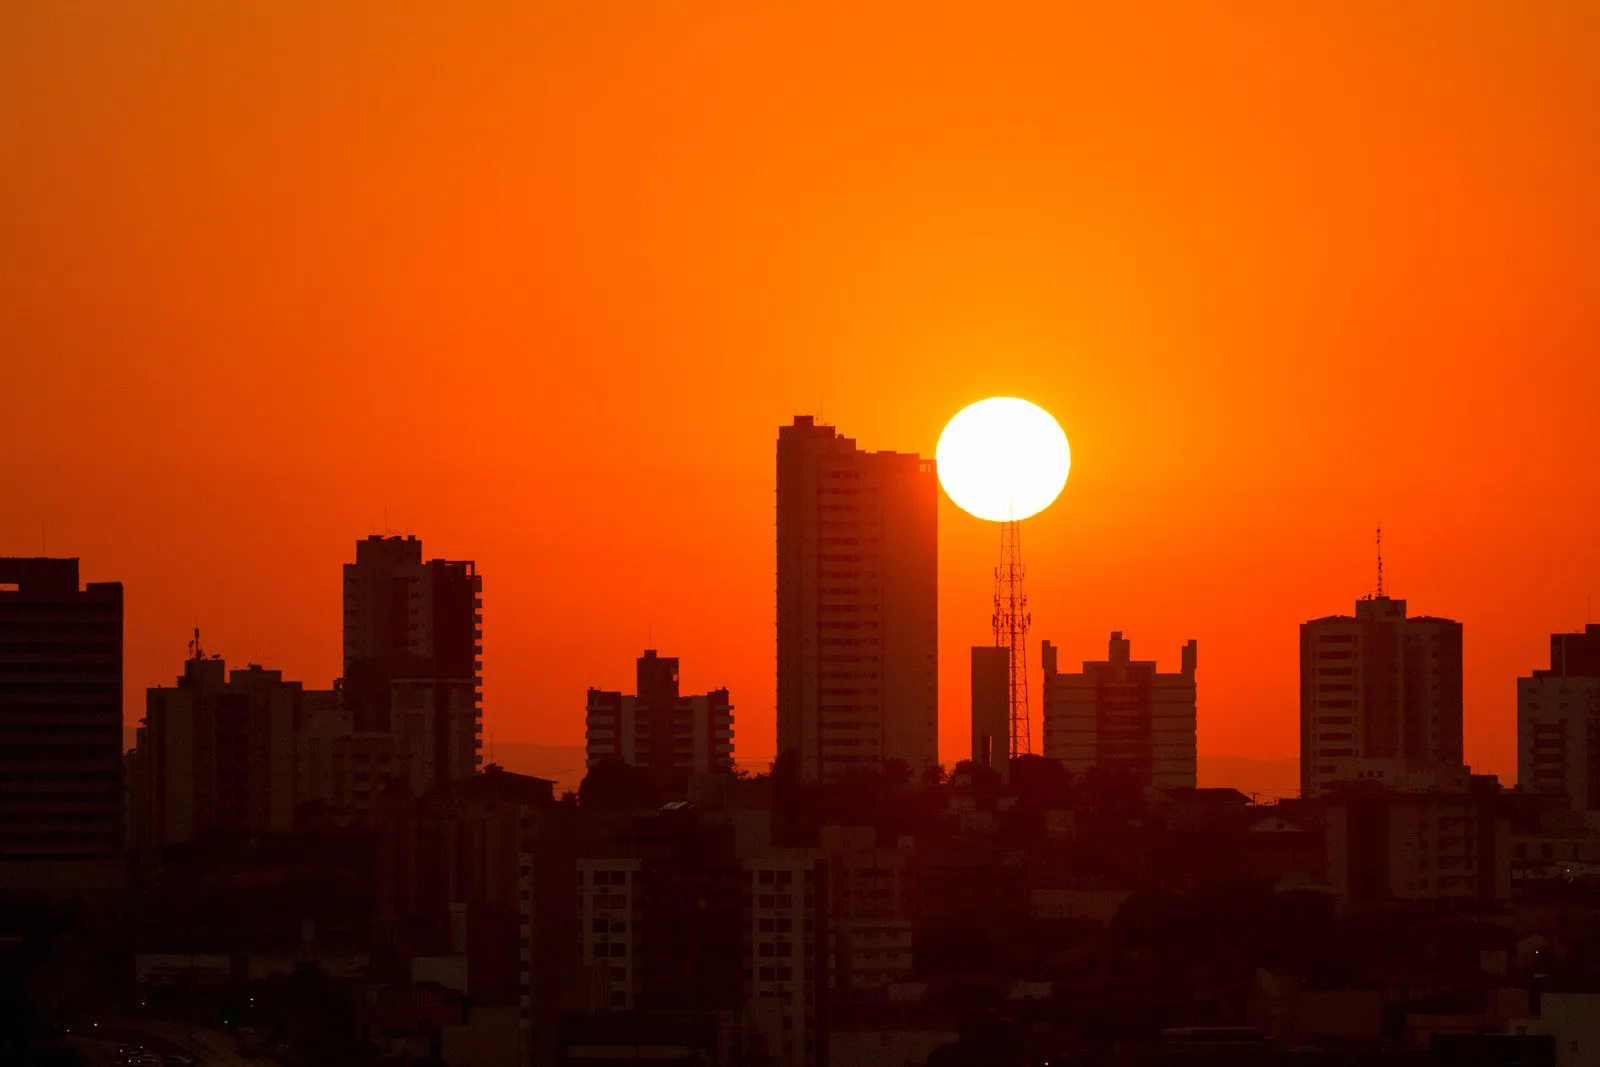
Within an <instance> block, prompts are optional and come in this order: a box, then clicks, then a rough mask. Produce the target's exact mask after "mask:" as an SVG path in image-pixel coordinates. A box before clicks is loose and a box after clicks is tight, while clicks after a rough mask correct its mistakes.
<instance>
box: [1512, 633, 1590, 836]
mask: <svg viewBox="0 0 1600 1067" xmlns="http://www.w3.org/2000/svg"><path fill="white" fill-rule="evenodd" d="M1517 782H1518V784H1519V785H1521V787H1522V788H1523V789H1524V790H1526V791H1528V792H1533V793H1543V794H1547V795H1551V796H1561V797H1565V798H1566V800H1567V803H1568V804H1569V805H1570V806H1571V807H1572V808H1573V809H1574V810H1578V811H1597V810H1600V624H1595V623H1590V624H1589V625H1587V626H1585V627H1584V630H1583V632H1582V633H1575V634H1551V635H1550V667H1549V669H1548V670H1536V671H1534V672H1533V674H1532V676H1530V677H1527V678H1518V679H1517Z"/></svg>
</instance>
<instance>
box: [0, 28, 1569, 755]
mask: <svg viewBox="0 0 1600 1067" xmlns="http://www.w3.org/2000/svg"><path fill="white" fill-rule="evenodd" d="M1223 6H1224V5H1212V4H1194V5H1185V4H1155V5H1139V4H1127V5H1123V4H1082V5H1076V4H1067V3H1054V2H1052V3H1040V4H1011V5H995V4H977V3H973V4H927V3H915V4H911V3H907V4H898V3H884V4H868V5H863V4H854V3H849V4H846V3H817V2H811V3H804V4H793V5H789V4H717V3H705V4H701V3H694V4H690V3H637V2H615V3H601V4H596V3H591V2H587V0H582V2H580V0H571V2H561V3H506V4H503V5H499V6H492V5H488V4H481V5H442V4H421V3H373V4H357V3H348V4H333V5H327V4H319V3H309V2H307V3H293V2H291V3H282V4H277V3H274V4H266V3H259V4H181V3H160V2H155V3H142V4H110V5H107V4H100V3H87V2H85V3H70V2H61V3H51V4H42V3H41V4H8V5H5V6H4V8H3V9H0V164H3V165H0V360H3V367H0V553H4V554H24V555H29V554H34V553H36V552H38V551H39V548H40V528H41V524H43V526H44V528H45V537H46V540H47V548H48V551H49V552H50V553H51V554H56V555H76V556H81V557H82V558H83V560H84V572H85V577H86V578H87V579H90V580H96V579H118V580H121V581H123V582H125V583H126V585H127V597H128V600H127V604H128V615H127V683H128V708H129V711H130V714H132V715H135V716H136V715H137V714H138V713H139V712H140V711H141V710H142V707H143V694H142V689H143V687H144V686H146V685H149V684H152V683H156V682H163V681H170V679H171V678H172V677H173V676H174V675H175V674H177V673H178V672H179V670H180V669H181V662H182V659H183V656H184V643H185V641H186V640H187V638H188V631H189V629H190V627H191V626H192V625H193V624H194V623H195V622H196V621H197V620H198V621H199V623H200V625H201V626H202V628H203V630H204V634H205V643H206V645H207V647H208V648H209V649H212V650H215V651H217V652H220V653H222V654H224V655H225V656H226V657H227V658H228V659H229V660H230V661H236V662H239V663H241V664H242V663H243V662H245V661H248V660H254V661H258V662H262V663H265V664H267V665H269V666H275V667H281V668H283V669H284V670H285V671H286V672H287V673H288V674H289V675H290V676H291V677H297V678H303V679H305V680H307V681H308V683H312V684H317V685H323V686H325V685H327V684H328V682H329V680H330V679H331V678H332V677H333V676H334V675H335V674H336V673H337V672H338V669H339V619H340V616H339V603H340V600H339V582H340V570H339V567H340V564H341V563H342V562H344V561H345V560H347V559H350V558H351V556H352V551H353V542H354V541H355V539H356V538H357V537H359V536H361V535H364V534H366V533H368V532H373V531H378V530H381V529H382V528H384V527H385V523H387V526H388V528H391V529H393V530H404V531H412V532H416V533H417V534H419V535H420V536H421V537H422V538H423V539H424V543H425V548H426V549H427V551H428V552H429V554H431V555H445V556H451V557H458V558H473V559H476V560H477V561H478V563H479V566H480V568H481V570H482V572H483V573H484V575H485V594H484V596H485V629H486V640H485V645H486V649H485V691H486V708H487V714H486V719H487V723H486V729H487V733H488V734H490V735H492V736H493V737H495V738H497V739H503V740H531V741H540V742H544V743H549V744H569V743H578V742H580V741H581V737H582V709H583V701H584V697H583V691H584V688H585V687H586V686H588V685H590V684H595V685H604V686H608V687H616V686H624V685H627V684H628V682H629V679H630V677H631V670H632V661H633V657H634V656H635V655H637V654H638V652H639V650H640V649H641V648H643V647H644V646H645V644H646V642H647V640H650V641H653V644H654V645H655V646H656V647H658V648H660V649H662V650H663V652H665V653H668V654H675V655H679V656H681V657H682V658H683V680H684V683H685V685H686V686H687V687H689V688H691V689H693V690H703V689H704V688H706V687H710V686H714V685H722V684H726V685H728V686H729V687H730V688H731V689H732V692H733V698H734V703H735V704H736V706H737V709H738V710H737V713H736V715H737V724H738V750H739V753H740V755H741V756H743V757H745V758H752V757H764V756H768V755H770V753H771V751H772V748H773V743H774V741H773V739H774V728H773V716H772V709H773V677H772V671H773V638H774V630H773V601H774V578H773V573H774V557H773V475H774V457H773V449H774V438H775V435H776V430H777V426H778V425H779V423H780V422H785V421H787V420H788V419H789V418H790V417H791V416H792V415H794V414H796V413H806V412H813V413H818V414H820V415H822V416H823V417H824V418H825V419H826V421H829V422H832V423H834V424H836V425H837V426H839V427H840V428H841V430H843V431H844V432H846V433H848V434H850V435H852V436H854V437H856V438H857V439H858V440H859V441H860V442H861V443H862V445H863V446H865V447H868V448H874V449H877V448H890V449H899V450H915V451H919V452H922V453H923V454H925V455H932V452H933V447H934V444H935V442H936V440H937V439H938V434H939V431H940V429H941V427H942V425H943V423H944V421H945V420H946V419H947V418H948V417H949V416H950V415H951V414H953V413H954V412H955V411H957V410H958V409H959V408H960V407H962V406H963V405H965V404H967V403H969V402H971V401H973V400H975V399H978V398H980V397H983V396H988V395H993V394H1012V395H1018V396H1024V397H1027V398H1029V399H1032V400H1034V401H1035V402H1037V403H1039V404H1041V405H1043V406H1044V407H1046V408H1048V409H1050V410H1051V411H1052V412H1054V413H1055V415H1056V416H1057V417H1058V418H1059V420H1060V421H1061V423H1062V425H1063V426H1064V427H1065V429H1066V431H1067V434H1068V436H1069V438H1070V439H1071V442H1072V449H1073V468H1072V478H1071V481H1070V482H1069V484H1068V486H1067V489H1066V491H1065V493H1064V494H1063V496H1062V498H1061V499H1060V501H1059V502H1058V503H1057V504H1056V505H1055V506H1054V507H1053V508H1052V509H1051V510H1050V511H1048V512H1047V513H1045V514H1044V515H1042V516H1040V517H1039V518H1037V519H1035V520H1031V521H1030V522H1029V523H1028V526H1027V529H1026V533H1025V538H1026V550H1027V557H1028V562H1029V567H1030V572H1029V581H1030V583H1031V588H1030V592H1031V595H1032V606H1033V617H1034V624H1035V626H1034V638H1035V644H1034V654H1035V657H1036V654H1037V644H1036V641H1037V639H1040V638H1048V639H1050V640H1052V641H1054V642H1056V643H1057V644H1058V645H1060V646H1061V647H1062V650H1063V653H1062V654H1063V657H1064V659H1065V660H1066V661H1067V662H1075V661H1078V660H1081V659H1084V658H1091V657H1092V658H1099V657H1101V656H1103V655H1104V651H1105V640H1106V636H1107V634H1108V632H1109V631H1110V630H1112V629H1120V630H1123V631H1125V632H1126V633H1127V635H1128V636H1129V637H1130V638H1131V639H1132V641H1133V650H1134V655H1135V656H1136V657H1143V658H1150V657H1153V658H1156V659H1157V660H1158V661H1159V662H1160V663H1161V664H1162V666H1163V668H1164V669H1174V668H1175V667H1176V665H1177V661H1178V650H1179V647H1180V645H1181V644H1182V642H1183V641H1184V640H1186V639H1187V638H1190V637H1195V638H1198V639H1199V642H1200V747H1201V751H1202V753H1203V754H1204V753H1218V754H1220V753H1226V754H1235V755H1246V756H1263V757H1272V756H1287V755H1293V754H1294V752H1295V749H1296V745H1297V726H1296V723H1297V700H1298V695H1297V663H1296V642H1297V630H1296V626H1297V624H1298V623H1299V622H1301V621H1302V620H1304V619H1307V618H1311V617H1314V616H1318V615H1325V614H1332V613H1336V612H1341V611H1349V610H1350V609H1351V605H1352V603H1353V601H1354V600H1355V598H1356V597H1358V596H1360V595H1363V594H1365V593H1367V592H1368V591H1369V589H1370V587H1371V584H1372V570H1373V568H1372V543H1371V542H1372V528H1373V526H1374V524H1375V523H1376V522H1377V521H1379V520H1381V521H1382V522H1383V525H1384V527H1385V532H1386V544H1387V546H1388V553H1387V558H1388V565H1389V567H1388V573H1389V576H1390V588H1391V591H1392V592H1393V593H1394V594H1395V595H1398V596H1405V597H1407V598H1409V599H1410V601H1411V603H1412V606H1413V608H1414V610H1416V611H1418V612H1421V613H1428V614H1437V615H1446V616H1450V617H1453V618H1456V619H1460V620H1461V621H1462V622H1463V623H1464V624H1465V627H1466V630H1465V633H1466V638H1465V640H1466V658H1467V666H1466V685H1467V691H1466V745H1467V755H1468V758H1469V760H1470V761H1471V762H1473V763H1474V764H1475V765H1477V766H1478V767H1479V768H1480V769H1485V770H1488V771H1492V772H1497V773H1501V774H1505V775H1513V774H1514V773H1515V745H1514V720H1515V679H1516V677H1517V676H1518V674H1521V673H1526V672H1527V671H1528V670H1529V669H1530V668H1533V667H1536V666H1542V665H1543V664H1544V656H1545V653H1546V650H1547V642H1548V636H1547V635H1548V634H1549V632H1550V631H1552V630H1558V629H1573V628H1578V627H1580V626H1581V625H1582V623H1583V622H1584V620H1585V614H1586V603H1587V597H1588V595H1589V593H1590V592H1591V591H1592V590H1595V588H1596V586H1600V547H1597V545H1600V541H1597V539H1596V537H1595V536H1594V531H1595V527H1596V520H1597V513H1600V466H1597V465H1596V463H1595V460H1594V456H1595V448H1596V445H1595V427H1596V422H1597V409H1596V396H1597V395H1600V365H1597V364H1600V344H1597V341H1600V198H1597V197H1596V195H1595V190H1596V189H1597V188H1600V6H1597V5H1595V4H1592V3H1586V2H1570V3H1560V2H1554V0H1553V2H1550V3H1541V4H1536V5H1506V4H1487V3H1485V4H1461V3H1454V2H1451V3H1443V2H1441V3H1417V4H1399V5H1388V4H1377V3H1349V4H1281V3H1261V4H1237V5H1226V7H1227V8H1228V10H1226V11H1224V10H1220V8H1222V7H1223ZM940 523H941V527H940V538H941V545H940V552H941V556H940V578H941V583H942V584H941V620H940V625H941V631H940V633H941V662H942V668H943V669H942V675H941V692H942V697H941V699H942V704H943V706H942V709H941V725H942V736H943V739H944V740H943V746H942V747H943V752H944V754H945V756H946V757H947V758H949V759H955V758H958V757H960V756H961V755H962V754H963V753H962V751H961V750H962V747H963V745H964V743H965V738H966V727H965V708H964V703H965V693H966V657H965V649H966V647H967V646H969V645H971V644H974V643H982V642H984V641H986V640H987V639H988V623H989V611H990V607H989V597H990V593H991V587H990V582H991V577H990V568H991V567H992V566H993V562H994V558H995V555H996V551H997V548H998V538H997V535H996V531H995V529H994V527H992V526H988V525H986V524H983V523H980V522H978V521H977V520H975V519H971V518H969V517H967V516H965V515H963V514H962V513H960V512H959V511H957V510H956V509H955V507H954V506H953V505H950V504H949V503H948V501H946V502H945V504H944V505H943V510H942V511H941V515H940ZM1036 662H1037V659H1036V658H1035V663H1036ZM1036 681H1037V678H1036ZM1035 709H1036V710H1035V714H1037V703H1036V704H1035Z"/></svg>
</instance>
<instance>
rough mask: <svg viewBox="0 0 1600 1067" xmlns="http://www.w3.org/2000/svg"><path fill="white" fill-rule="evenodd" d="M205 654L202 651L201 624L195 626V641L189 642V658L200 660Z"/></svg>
mask: <svg viewBox="0 0 1600 1067" xmlns="http://www.w3.org/2000/svg"><path fill="white" fill-rule="evenodd" d="M203 655H204V654H203V653H202V652H201V651H200V624H199V623H198V622H197V623H195V624H194V640H193V641H190V642H189V658H190V659H200V658H201V657H202V656H203Z"/></svg>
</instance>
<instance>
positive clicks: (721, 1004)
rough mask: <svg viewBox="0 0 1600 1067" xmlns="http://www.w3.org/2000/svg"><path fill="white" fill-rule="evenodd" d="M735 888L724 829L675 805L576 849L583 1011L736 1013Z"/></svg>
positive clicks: (740, 904) (738, 888)
mask: <svg viewBox="0 0 1600 1067" xmlns="http://www.w3.org/2000/svg"><path fill="white" fill-rule="evenodd" d="M742 886H743V877H742V875H741V872H740V868H739V865H738V863H737V861H736V859H735V853H734V835H733V828H732V827H731V826H730V825H729V824H727V823H725V822H724V823H716V822H708V821H704V820H702V819H701V818H700V817H699V815H698V813H697V812H696V811H695V810H694V809H693V808H691V807H689V806H688V805H684V804H676V805H669V806H668V808H666V809H664V810H662V811H661V812H658V813H655V814H652V815H647V816H641V817H639V818H637V819H634V820H632V821H630V822H629V823H628V824H626V825H625V826H623V827H620V828H619V829H618V831H617V832H615V833H613V834H611V835H608V836H606V837H604V838H602V839H599V840H596V841H594V842H592V843H591V844H589V845H588V846H587V847H585V848H584V849H583V851H582V853H581V854H580V856H579V858H578V862H577V890H578V902H579V915H578V918H579V922H578V931H579V938H580V945H581V958H582V962H583V963H584V965H585V966H586V967H587V968H588V971H589V987H588V988H589V989H590V991H591V999H590V1002H589V1006H588V1010H590V1011H603V1012H634V1011H650V1012H661V1011H693V1012H718V1011H721V1012H730V1013H731V1012H734V1011H737V1010H738V1008H739V1004H740V996H741V981H742V977H743V974H744V970H745V964H744V963H743V962H742V961H741V945H742V943H743V939H742V934H743V925H742V923H741V917H742V916H743V915H744V914H745V912H744V906H745V900H744V897H743V894H742Z"/></svg>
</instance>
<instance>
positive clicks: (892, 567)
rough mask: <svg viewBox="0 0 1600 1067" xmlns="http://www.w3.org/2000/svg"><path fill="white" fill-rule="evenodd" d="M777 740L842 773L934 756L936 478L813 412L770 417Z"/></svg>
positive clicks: (806, 764)
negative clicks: (774, 438) (784, 419)
mask: <svg viewBox="0 0 1600 1067" xmlns="http://www.w3.org/2000/svg"><path fill="white" fill-rule="evenodd" d="M777 504H778V749H779V752H780V753H785V752H793V753H795V754H796V755H797V756H798V758H799V769H800V773H801V775H802V776H803V777H805V778H807V779H813V780H826V779H836V778H839V777H842V776H845V775H848V774H850V773H852V772H855V771H863V770H866V771H872V770H880V769H882V767H883V765H884V764H885V763H886V762H889V761H902V762H904V763H906V764H908V765H909V766H910V767H911V768H912V769H913V770H916V769H918V768H924V767H928V766H931V765H933V764H934V763H936V762H937V761H938V758H939V718H938V706H939V687H938V686H939V684H938V671H939V659H938V655H939V653H938V637H939V622H938V598H939V587H938V555H939V549H938V482H937V478H936V476H935V474H934V466H933V463H932V462H931V461H929V460H925V459H922V458H921V457H919V456H916V455H912V454H905V453H897V452H863V451H862V450H860V449H858V448H857V447H856V443H855V441H853V440H852V439H850V438H848V437H841V436H840V435H839V434H838V432H837V431H836V430H835V429H834V428H833V427H831V426H819V425H817V424H816V422H815V420H813V419H812V418H811V416H809V415H801V416H797V417H796V418H795V420H794V423H793V424H792V425H789V426H784V427H781V428H780V429H779V431H778V501H777Z"/></svg>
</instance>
